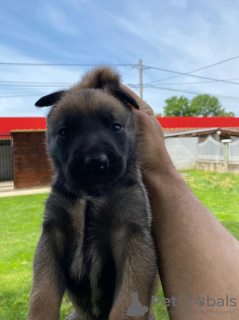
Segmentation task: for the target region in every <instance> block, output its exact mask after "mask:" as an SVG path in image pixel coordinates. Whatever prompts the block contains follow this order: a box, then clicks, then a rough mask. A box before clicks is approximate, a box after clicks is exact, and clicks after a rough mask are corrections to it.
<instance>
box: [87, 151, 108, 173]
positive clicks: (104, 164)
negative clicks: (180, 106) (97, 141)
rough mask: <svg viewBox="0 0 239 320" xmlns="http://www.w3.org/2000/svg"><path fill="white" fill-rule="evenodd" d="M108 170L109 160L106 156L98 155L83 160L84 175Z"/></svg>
mask: <svg viewBox="0 0 239 320" xmlns="http://www.w3.org/2000/svg"><path fill="white" fill-rule="evenodd" d="M108 168H109V159H108V157H107V155H106V154H104V153H99V154H95V155H94V156H86V157H85V158H84V170H85V171H86V173H95V174H96V173H97V172H99V171H101V172H104V171H106V170H107V169H108Z"/></svg>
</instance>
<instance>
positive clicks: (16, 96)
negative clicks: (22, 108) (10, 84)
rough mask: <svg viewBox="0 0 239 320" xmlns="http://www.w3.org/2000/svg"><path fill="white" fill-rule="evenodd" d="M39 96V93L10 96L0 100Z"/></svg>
mask: <svg viewBox="0 0 239 320" xmlns="http://www.w3.org/2000/svg"><path fill="white" fill-rule="evenodd" d="M40 95H41V94H39V93H34V94H22V95H12V96H0V99H7V98H21V97H36V96H40Z"/></svg>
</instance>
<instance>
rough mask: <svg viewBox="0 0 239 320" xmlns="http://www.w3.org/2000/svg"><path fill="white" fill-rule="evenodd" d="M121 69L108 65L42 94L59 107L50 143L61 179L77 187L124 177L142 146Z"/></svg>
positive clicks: (92, 186) (54, 109)
mask: <svg viewBox="0 0 239 320" xmlns="http://www.w3.org/2000/svg"><path fill="white" fill-rule="evenodd" d="M129 103H130V104H131V105H133V106H134V107H136V108H138V105H137V103H136V101H135V100H134V99H133V98H132V97H131V96H129V95H127V93H125V92H124V91H122V90H121V89H120V78H119V75H118V74H117V73H115V72H114V71H113V70H112V69H110V68H107V67H102V68H98V69H95V70H93V71H92V72H89V73H87V74H86V75H85V76H84V77H83V79H82V81H81V82H80V83H79V84H77V85H76V86H74V87H72V88H71V89H69V90H67V91H60V92H56V93H52V94H50V95H48V96H44V97H42V98H41V99H40V100H38V101H37V102H36V106H41V107H42V106H51V105H53V107H52V109H51V111H50V113H49V115H48V118H47V145H48V151H49V154H50V157H51V159H52V161H53V164H54V166H55V168H56V170H57V171H58V173H59V176H60V177H61V179H63V180H64V182H65V183H67V185H70V186H71V187H72V188H74V189H75V188H80V189H85V190H95V189H100V188H104V187H107V186H109V185H110V184H112V183H113V182H115V181H116V180H117V179H119V178H120V177H122V176H123V175H124V174H125V173H126V171H127V165H128V163H129V161H130V159H132V155H133V154H134V152H135V146H136V124H135V119H134V116H133V112H132V110H131V108H130V107H129V105H128V104H129Z"/></svg>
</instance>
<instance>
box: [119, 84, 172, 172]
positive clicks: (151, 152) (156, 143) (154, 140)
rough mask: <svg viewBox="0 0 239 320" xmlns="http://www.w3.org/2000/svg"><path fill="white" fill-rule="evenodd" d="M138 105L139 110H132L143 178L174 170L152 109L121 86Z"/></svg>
mask: <svg viewBox="0 0 239 320" xmlns="http://www.w3.org/2000/svg"><path fill="white" fill-rule="evenodd" d="M121 87H122V89H123V90H124V91H126V92H127V93H128V94H130V95H131V96H132V97H133V98H134V99H135V100H136V102H137V103H138V105H139V110H137V109H135V108H134V109H133V111H134V114H135V116H136V119H137V122H138V130H139V153H140V165H141V171H142V174H143V177H144V178H145V177H147V176H148V175H149V174H150V175H151V174H152V175H154V174H161V175H162V174H164V173H167V172H169V171H170V170H171V169H173V170H175V168H174V165H173V163H172V160H171V158H170V156H169V154H168V152H167V149H166V147H165V143H164V134H163V130H162V127H161V125H160V123H159V121H158V120H157V119H156V117H155V116H154V112H153V109H152V108H151V107H150V106H149V105H148V104H147V103H146V102H144V101H143V100H142V99H141V98H140V97H139V96H138V95H137V94H136V93H135V92H133V91H132V90H131V89H129V88H128V87H126V86H125V85H121Z"/></svg>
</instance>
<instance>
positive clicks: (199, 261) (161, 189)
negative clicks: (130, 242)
mask: <svg viewBox="0 0 239 320" xmlns="http://www.w3.org/2000/svg"><path fill="white" fill-rule="evenodd" d="M144 180H145V184H146V186H147V188H148V191H149V196H150V202H151V207H152V212H153V217H154V220H153V232H154V238H155V244H156V247H157V252H158V255H159V260H158V266H159V273H160V276H161V280H162V284H163V289H164V293H165V297H167V298H171V297H173V296H174V297H177V298H179V297H181V296H185V295H186V296H189V297H190V296H192V297H194V299H195V298H196V297H198V296H201V297H206V296H207V295H208V296H210V297H214V298H220V297H226V295H230V297H231V298H237V300H238V299H239V289H238V283H239V275H238V269H239V258H238V242H237V241H236V240H235V239H234V238H233V237H232V236H231V235H230V234H229V233H228V232H227V231H226V230H225V229H224V228H223V227H222V226H221V224H220V223H219V222H218V221H217V220H216V218H215V217H214V216H213V215H212V214H211V213H210V212H209V211H208V210H207V209H206V208H205V207H204V206H203V204H202V203H201V202H200V201H199V200H198V199H197V198H196V197H195V196H194V194H193V193H192V191H191V190H190V189H189V187H188V186H187V185H186V183H185V182H184V180H183V179H182V178H181V176H180V175H179V173H178V172H177V171H176V170H175V169H174V168H173V167H172V166H168V167H167V168H165V170H164V173H163V174H160V173H157V172H154V173H153V172H152V173H148V174H147V175H145V176H144ZM193 306H194V307H193ZM198 308H199V307H198V306H197V305H196V304H195V301H194V303H193V305H192V306H188V307H187V308H186V309H187V311H188V312H189V311H190V310H191V311H192V312H193V311H195V310H198ZM209 309H210V307H209ZM219 309H220V308H219ZM231 309H232V308H231ZM231 309H230V310H231ZM235 309H236V308H235V307H234V310H235ZM169 310H170V311H173V312H174V314H171V319H177V320H179V319H180V320H181V319H184V320H185V319H195V320H196V319H197V320H198V319H205V314H193V317H192V313H190V312H189V313H188V314H185V313H183V314H180V310H181V311H185V307H180V306H177V308H175V307H172V306H171V307H170V308H169ZM200 310H201V309H200ZM214 310H215V311H216V310H217V309H215V308H214ZM232 310H233V309H232ZM238 312H239V310H238ZM217 316H218V315H217V314H214V315H213V314H210V317H209V318H210V319H217ZM236 316H237V317H238V314H237V315H235V314H234V315H233V314H230V317H229V315H227V318H226V319H236ZM213 317H215V318H213Z"/></svg>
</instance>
